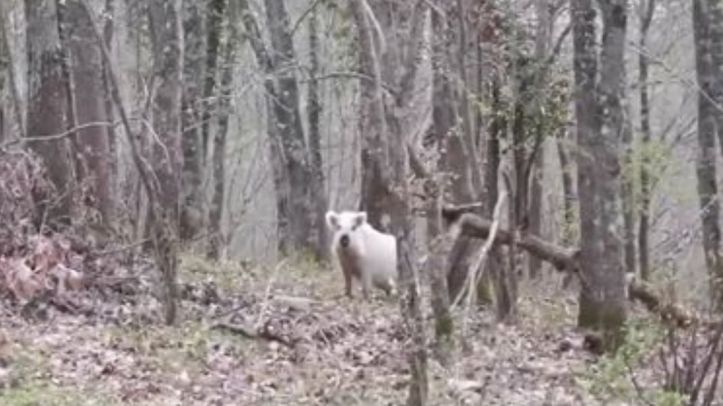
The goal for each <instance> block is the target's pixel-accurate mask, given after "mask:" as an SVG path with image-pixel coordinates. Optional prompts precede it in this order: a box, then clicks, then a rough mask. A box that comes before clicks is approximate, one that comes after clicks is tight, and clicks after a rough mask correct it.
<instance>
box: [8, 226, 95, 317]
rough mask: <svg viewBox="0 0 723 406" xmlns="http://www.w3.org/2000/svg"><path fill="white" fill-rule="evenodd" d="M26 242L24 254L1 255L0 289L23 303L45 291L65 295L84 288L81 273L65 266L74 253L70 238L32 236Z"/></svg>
mask: <svg viewBox="0 0 723 406" xmlns="http://www.w3.org/2000/svg"><path fill="white" fill-rule="evenodd" d="M27 245H28V248H29V249H28V252H27V253H26V254H24V255H15V256H10V257H7V256H3V257H0V291H4V292H7V293H9V294H10V295H12V297H13V298H14V299H15V300H17V301H18V302H20V303H26V302H29V301H31V300H33V299H36V298H38V297H40V296H42V295H48V294H51V295H52V296H55V297H59V298H66V297H67V296H68V294H69V293H70V292H73V291H78V290H80V289H82V288H83V287H84V281H85V278H84V274H83V273H82V272H81V271H79V270H76V269H73V268H71V267H69V266H68V265H67V264H69V263H70V262H73V256H74V255H75V253H74V252H73V251H72V250H71V245H70V242H69V241H67V240H66V239H64V238H62V237H61V236H53V237H47V236H44V235H34V236H32V237H31V238H29V241H28V244H27ZM76 262H77V260H76Z"/></svg>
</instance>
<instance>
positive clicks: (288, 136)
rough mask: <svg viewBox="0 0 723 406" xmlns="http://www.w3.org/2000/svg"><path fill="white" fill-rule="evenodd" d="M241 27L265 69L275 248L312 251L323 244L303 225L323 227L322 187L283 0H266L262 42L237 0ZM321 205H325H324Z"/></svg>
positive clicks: (249, 15) (252, 20) (251, 17)
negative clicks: (304, 118) (303, 117)
mask: <svg viewBox="0 0 723 406" xmlns="http://www.w3.org/2000/svg"><path fill="white" fill-rule="evenodd" d="M240 7H241V13H242V14H243V22H244V27H245V28H246V31H247V35H248V36H249V39H250V42H251V47H252V48H253V51H254V55H255V56H256V61H257V62H258V64H259V65H260V66H261V69H262V70H263V71H264V74H265V75H266V79H265V80H264V89H265V91H266V105H267V109H268V112H267V120H268V123H267V132H268V135H269V144H270V155H271V161H272V169H273V177H274V186H275V189H276V190H275V191H276V210H277V235H278V237H277V238H278V248H279V251H280V252H281V253H282V254H291V253H292V252H301V251H305V250H310V251H312V252H314V253H315V254H316V255H317V257H320V256H322V254H321V251H322V250H325V249H327V247H321V246H318V244H317V241H318V239H317V238H316V236H315V234H316V233H310V232H309V230H319V229H320V228H321V227H325V226H324V225H322V224H319V223H323V222H324V218H323V216H322V217H319V214H320V213H321V210H318V209H317V210H314V209H313V207H314V205H315V203H317V201H316V200H315V196H319V195H321V194H323V193H324V189H323V186H322V185H321V184H320V182H318V180H317V181H316V182H314V181H313V179H312V177H313V175H312V173H313V170H312V165H313V162H314V161H313V160H312V157H311V156H310V151H309V145H308V143H307V137H306V135H305V134H304V129H303V126H302V123H301V109H300V106H299V86H298V80H297V78H296V75H295V69H291V67H293V66H294V65H295V64H296V53H295V51H294V42H293V38H292V36H291V34H292V33H291V27H290V22H289V15H288V11H287V9H286V3H285V1H284V0H266V2H265V9H266V22H267V26H268V31H269V37H270V40H271V44H270V46H268V47H267V45H266V44H265V43H264V40H263V37H262V34H261V31H260V29H259V25H258V23H257V21H256V18H255V17H254V15H253V14H252V12H251V11H250V10H249V7H248V3H247V1H245V0H244V1H242V2H241V3H240ZM324 211H325V210H324Z"/></svg>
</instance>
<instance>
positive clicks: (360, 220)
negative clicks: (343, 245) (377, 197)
mask: <svg viewBox="0 0 723 406" xmlns="http://www.w3.org/2000/svg"><path fill="white" fill-rule="evenodd" d="M366 222H367V212H365V211H361V212H359V213H357V215H356V218H355V219H354V225H355V226H357V227H359V226H360V225H362V224H364V223H366Z"/></svg>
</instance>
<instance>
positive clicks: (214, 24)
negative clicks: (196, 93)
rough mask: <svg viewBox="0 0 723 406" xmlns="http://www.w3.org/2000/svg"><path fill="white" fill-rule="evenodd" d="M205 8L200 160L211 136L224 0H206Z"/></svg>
mask: <svg viewBox="0 0 723 406" xmlns="http://www.w3.org/2000/svg"><path fill="white" fill-rule="evenodd" d="M207 6H208V8H207V10H206V18H207V19H208V20H207V26H206V35H207V37H206V44H205V47H206V55H205V57H206V58H205V61H206V66H205V72H203V96H202V97H203V107H202V110H201V111H202V114H201V145H202V151H203V152H202V157H203V159H202V162H205V158H206V155H207V151H208V145H209V139H210V138H211V134H210V126H211V117H212V116H213V114H214V112H213V109H214V106H215V104H216V103H214V102H213V101H212V98H213V96H214V93H215V92H216V77H217V73H218V69H217V66H218V51H219V47H220V42H221V41H220V39H221V31H222V30H221V24H222V22H223V15H224V12H225V9H226V0H208V3H207Z"/></svg>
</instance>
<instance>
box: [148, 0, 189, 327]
mask: <svg viewBox="0 0 723 406" xmlns="http://www.w3.org/2000/svg"><path fill="white" fill-rule="evenodd" d="M149 13H150V22H151V24H150V26H151V32H152V38H153V44H152V45H153V55H154V56H155V58H156V60H155V64H154V66H155V67H156V69H155V72H154V75H155V77H156V81H157V83H158V88H157V91H156V94H155V97H154V99H153V101H152V113H153V131H154V132H155V134H157V136H158V139H159V140H160V142H154V143H153V146H154V147H153V169H154V172H155V174H156V177H157V179H158V186H159V187H158V192H159V194H158V203H159V204H158V207H156V208H155V210H151V219H150V221H151V223H152V224H153V226H152V239H153V242H154V247H155V250H156V259H157V265H158V267H159V268H160V271H161V275H162V276H163V283H164V288H165V304H166V309H165V320H166V323H167V324H173V323H174V322H175V320H176V313H177V309H176V303H177V296H178V288H177V285H176V283H177V282H176V272H177V268H178V247H177V242H176V238H177V236H178V228H179V220H180V210H179V209H180V207H179V205H180V198H181V172H182V170H183V155H182V153H183V148H182V145H181V144H182V143H181V131H182V129H181V98H182V94H183V81H182V78H183V49H184V46H183V28H182V22H181V0H152V1H151V2H150V3H149Z"/></svg>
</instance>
